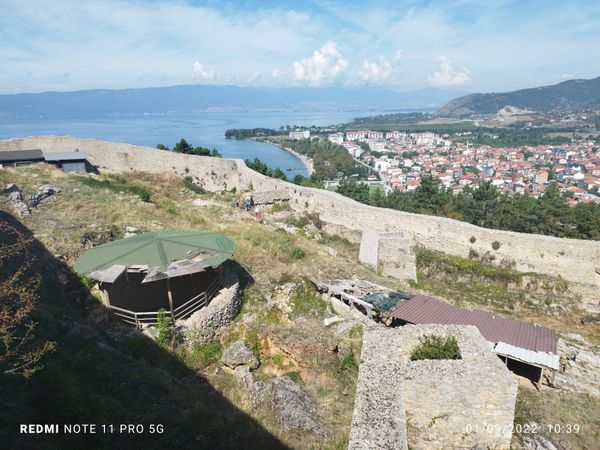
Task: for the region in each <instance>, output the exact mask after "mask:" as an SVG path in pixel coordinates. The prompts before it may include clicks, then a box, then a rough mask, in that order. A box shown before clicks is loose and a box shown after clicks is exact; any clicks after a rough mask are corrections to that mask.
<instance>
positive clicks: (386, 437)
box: [348, 325, 517, 449]
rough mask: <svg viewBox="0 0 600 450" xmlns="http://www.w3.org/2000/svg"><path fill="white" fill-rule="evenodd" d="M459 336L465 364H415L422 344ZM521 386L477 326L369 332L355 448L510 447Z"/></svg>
mask: <svg viewBox="0 0 600 450" xmlns="http://www.w3.org/2000/svg"><path fill="white" fill-rule="evenodd" d="M426 334H433V335H437V336H442V337H446V336H449V335H452V336H454V337H456V339H457V341H458V345H459V348H460V353H461V357H462V359H458V360H421V361H411V360H410V354H411V351H412V349H413V348H414V347H415V346H416V345H417V344H418V343H419V338H420V337H422V336H424V335H426ZM516 395H517V382H516V380H515V379H514V377H513V375H512V374H511V373H510V372H509V371H508V370H507V369H506V367H505V366H504V364H503V363H502V362H501V361H500V359H499V358H498V357H497V356H496V355H495V354H494V353H493V352H492V351H491V349H490V347H489V344H488V343H487V342H486V340H485V339H484V338H483V337H482V336H481V334H480V333H479V331H477V328H475V327H473V326H458V325H416V326H410V325H409V326H405V327H401V328H391V329H389V328H382V327H376V328H371V329H368V330H366V331H365V334H364V336H363V347H362V354H361V364H360V369H359V376H358V386H357V390H356V400H355V405H354V413H353V417H352V428H351V431H350V444H349V447H348V448H349V449H388V448H394V449H396V448H397V449H403V448H404V449H406V448H408V447H410V448H415V449H424V448H426V449H447V448H474V447H476V446H478V447H477V448H480V447H481V448H489V449H508V448H510V440H511V436H512V424H513V420H514V407H515V401H516Z"/></svg>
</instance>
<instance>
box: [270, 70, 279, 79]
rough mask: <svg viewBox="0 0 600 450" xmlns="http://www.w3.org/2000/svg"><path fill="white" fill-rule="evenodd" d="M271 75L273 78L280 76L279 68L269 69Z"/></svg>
mask: <svg viewBox="0 0 600 450" xmlns="http://www.w3.org/2000/svg"><path fill="white" fill-rule="evenodd" d="M271 76H272V77H273V78H279V77H280V76H281V70H278V69H273V70H272V71H271Z"/></svg>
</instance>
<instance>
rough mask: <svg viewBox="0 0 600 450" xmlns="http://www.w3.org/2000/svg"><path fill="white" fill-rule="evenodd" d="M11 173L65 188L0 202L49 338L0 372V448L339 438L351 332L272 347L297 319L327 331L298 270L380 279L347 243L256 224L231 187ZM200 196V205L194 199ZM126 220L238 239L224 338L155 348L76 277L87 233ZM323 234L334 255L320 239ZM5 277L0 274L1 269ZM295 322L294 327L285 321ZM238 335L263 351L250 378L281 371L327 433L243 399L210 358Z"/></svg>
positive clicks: (299, 442) (351, 378) (119, 229)
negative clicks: (238, 294) (232, 302)
mask: <svg viewBox="0 0 600 450" xmlns="http://www.w3.org/2000/svg"><path fill="white" fill-rule="evenodd" d="M11 182H14V183H17V184H18V186H19V187H20V188H21V189H22V190H23V191H24V192H25V193H31V192H33V191H35V189H36V187H37V186H40V185H42V184H47V183H52V184H56V185H58V186H60V187H61V188H62V189H63V191H62V192H61V193H60V194H58V195H56V197H55V201H53V202H51V203H48V204H45V205H40V206H39V207H38V208H36V209H34V210H33V211H32V215H31V216H29V217H26V218H24V219H22V220H17V219H16V218H15V217H14V216H13V215H12V211H11V209H9V207H8V205H2V208H4V207H6V208H7V209H6V210H4V211H2V210H0V214H1V217H0V221H1V222H2V223H10V224H11V225H12V226H14V227H16V228H17V229H19V230H20V231H21V232H22V233H23V234H24V235H25V236H26V237H27V242H28V243H27V246H28V250H27V252H25V253H21V254H19V255H17V256H15V258H17V259H14V260H13V261H12V263H11V267H12V266H14V267H17V266H20V265H22V264H24V263H25V262H28V263H29V264H30V267H31V274H34V275H35V274H39V275H41V277H42V279H41V282H40V283H41V284H40V285H39V286H37V287H36V289H35V295H36V296H37V297H38V299H39V300H38V302H37V306H36V308H35V310H34V311H33V313H32V314H31V318H32V319H33V320H34V321H35V322H37V323H38V325H37V327H36V336H37V341H39V342H41V343H43V342H46V341H49V342H51V343H53V346H54V350H52V351H50V352H49V353H47V354H46V355H45V356H44V357H43V358H42V359H41V360H40V362H39V366H40V367H41V368H40V370H38V371H37V372H36V373H34V374H32V375H31V377H30V378H29V379H26V378H23V377H22V376H16V375H8V374H2V382H1V383H0V390H1V392H0V403H1V405H2V408H0V429H1V437H0V441H1V442H3V447H4V448H24V446H23V443H24V442H25V443H27V445H26V446H30V447H32V448H81V447H82V446H83V445H86V446H90V445H91V446H92V447H105V448H115V446H117V447H121V448H123V447H129V448H136V447H138V446H139V447H142V446H144V448H165V447H166V446H167V445H168V446H169V447H173V448H240V447H239V442H240V441H242V442H244V443H245V444H244V446H243V447H244V448H284V447H291V448H307V447H313V448H336V447H338V446H341V447H343V446H344V442H345V441H346V439H347V435H348V432H349V426H350V420H351V414H352V404H353V395H354V385H355V380H356V375H357V370H356V363H355V361H356V360H357V359H358V355H359V349H360V347H359V344H360V338H356V337H354V338H348V339H342V340H341V341H340V349H341V350H340V351H339V352H338V354H333V356H332V358H333V359H331V358H329V359H322V360H313V359H306V358H302V356H301V355H294V354H291V355H288V354H285V353H282V352H283V350H282V348H281V347H280V346H281V345H282V344H281V342H280V343H279V344H277V342H279V341H282V342H283V341H285V342H288V341H286V339H291V338H297V339H298V340H299V341H300V342H304V341H302V339H305V338H306V336H305V334H306V333H307V330H320V331H317V332H312V334H313V335H317V334H318V333H327V330H323V329H322V319H323V315H324V314H325V313H326V310H324V309H323V307H322V304H321V300H320V298H319V297H317V296H316V295H315V294H314V291H313V290H311V289H312V288H310V283H308V284H306V282H305V283H302V282H301V280H303V279H304V278H306V277H310V278H330V277H351V276H353V275H358V276H360V277H366V278H372V279H373V278H374V279H376V280H377V281H379V282H381V283H386V284H390V280H387V279H384V278H381V277H378V276H377V275H376V274H374V273H373V272H372V271H370V270H369V269H367V268H366V267H363V266H360V265H356V263H355V262H354V260H355V258H356V255H357V252H358V248H357V247H356V245H354V244H350V243H349V242H348V241H346V240H345V239H342V238H339V237H336V236H328V235H326V234H324V233H320V232H318V231H316V229H315V232H305V231H298V233H296V234H291V233H287V232H285V231H283V230H282V229H277V228H276V227H273V226H269V225H261V224H259V223H258V222H257V221H256V220H255V219H254V217H253V216H252V215H251V214H248V213H245V212H243V211H242V210H237V209H235V208H234V207H233V206H232V204H233V200H234V198H235V195H236V194H234V193H224V194H222V195H212V194H196V193H194V192H193V191H192V190H191V189H190V186H188V184H187V183H184V182H183V180H181V179H179V178H176V177H168V176H164V177H158V176H150V175H146V174H133V175H130V176H128V177H127V178H123V177H118V176H108V177H103V178H101V179H93V178H86V177H80V176H76V175H70V176H67V175H64V174H63V173H62V172H60V171H58V170H54V169H51V168H45V167H41V166H37V167H29V168H24V169H20V170H17V171H11V170H8V171H7V170H4V171H0V184H2V185H4V184H6V183H11ZM186 186H188V187H186ZM191 188H193V187H191ZM198 199H200V204H201V205H202V206H194V205H193V204H192V203H191V201H192V200H198ZM276 209H277V208H276ZM279 209H280V211H279V212H278V213H274V214H278V216H279V217H280V220H284V221H288V222H289V223H290V224H296V225H298V226H306V225H307V224H309V222H310V221H309V220H308V219H307V218H302V217H297V216H296V215H294V214H293V213H291V212H290V211H289V210H288V209H287V208H279ZM126 226H135V227H138V228H140V230H144V231H150V230H159V229H189V230H218V231H222V232H223V233H225V234H227V235H228V236H229V237H231V238H232V239H233V240H234V241H235V243H236V255H235V258H236V261H237V263H238V265H237V267H238V269H237V270H239V271H241V272H240V273H241V274H242V275H243V276H246V274H249V275H250V277H251V279H250V280H249V279H245V287H246V288H245V290H244V294H243V301H244V303H243V310H242V313H241V314H240V316H239V319H238V320H237V321H236V322H235V323H234V324H232V325H231V327H230V329H228V330H227V332H226V333H225V335H224V337H223V342H222V343H220V344H219V343H217V344H214V345H209V346H194V345H192V346H190V345H184V344H182V343H179V344H175V345H174V346H173V347H172V348H162V347H160V346H158V345H157V344H155V343H153V342H152V341H151V340H149V339H147V338H146V337H145V336H143V335H141V334H140V333H137V332H135V331H133V330H132V329H131V328H129V327H126V326H124V325H121V324H120V323H118V322H116V321H107V316H106V312H105V310H104V308H103V307H102V305H101V303H100V301H99V299H98V298H96V297H95V296H94V294H95V292H94V290H93V289H92V290H91V291H90V290H89V289H88V287H86V286H85V285H84V284H82V282H81V281H80V280H79V278H78V277H77V276H76V275H75V274H74V273H73V272H72V270H71V267H72V264H73V262H74V261H75V260H76V258H77V256H78V255H79V254H80V253H81V252H82V251H83V250H84V249H85V248H86V247H87V246H89V245H90V242H95V243H99V242H102V241H103V240H107V239H109V240H110V239H115V238H119V237H121V236H122V235H123V230H124V228H125V227H126ZM290 226H292V225H290ZM307 228H310V227H307ZM313 228H314V227H313ZM8 239H9V238H8V235H6V234H4V233H3V234H2V236H1V238H0V251H2V252H5V251H7V247H8V245H9V244H10V242H9V240H8ZM11 239H12V238H11ZM325 245H326V246H328V247H330V248H334V249H335V250H336V252H337V255H338V256H337V257H333V256H330V255H329V254H328V253H327V252H326V251H324V248H325ZM2 267H3V269H4V268H8V266H7V265H4V264H3V265H2ZM31 274H30V275H31ZM8 275H9V273H8V272H7V273H3V274H2V277H3V278H2V279H5V278H6V277H7V276H8ZM28 276H29V275H28ZM289 282H296V284H295V285H293V286H296V287H297V289H298V292H295V291H294V290H292V293H291V295H292V296H293V299H292V306H293V308H292V311H290V312H289V314H288V313H282V312H280V311H279V310H277V309H273V308H272V307H270V306H269V305H268V304H267V297H268V296H271V295H273V292H276V291H277V289H279V286H280V285H282V284H286V283H289ZM302 286H304V287H302ZM305 286H309V288H306V287H305ZM294 289H295V288H294ZM306 289H308V291H307V290H306ZM329 314H330V313H329ZM298 320H300V321H302V326H301V327H299V326H296V321H298ZM309 337H310V336H309ZM237 338H242V339H245V340H246V341H247V343H249V345H251V346H252V348H254V349H255V350H256V351H258V352H260V353H261V354H262V357H261V360H262V364H261V367H260V368H259V369H258V370H257V376H258V378H263V379H268V378H270V377H273V376H275V375H282V374H289V375H290V376H291V377H293V378H294V379H297V380H298V381H299V382H300V383H302V384H303V385H304V386H305V387H306V389H307V391H308V392H309V393H310V395H311V396H312V397H313V398H314V399H315V400H316V401H317V405H318V408H319V413H320V414H321V416H322V418H323V421H324V423H326V424H327V426H328V427H329V428H328V429H329V433H328V434H327V436H326V437H322V436H317V435H311V434H310V433H295V432H290V431H289V430H285V429H283V428H282V427H281V426H280V425H279V424H278V422H277V421H276V420H275V418H274V416H273V413H272V412H270V411H268V410H256V408H253V406H252V402H251V400H250V399H249V397H248V396H247V394H246V393H244V392H242V391H240V390H239V389H238V388H237V386H236V384H235V380H234V378H233V376H232V375H231V374H230V373H228V372H226V371H223V370H219V369H218V368H219V367H220V364H219V363H218V362H217V361H218V358H219V356H220V352H221V351H222V348H223V345H226V344H227V343H229V342H231V341H233V340H235V339H237ZM332 338H334V339H335V337H332ZM309 344H310V343H309ZM278 345H279V346H278ZM307 345H308V344H307ZM295 348H296V350H295V351H299V350H298V349H301V348H302V347H301V346H296V347H295ZM301 353H302V352H301ZM349 361H352V363H349ZM3 369H4V368H3ZM20 423H60V424H62V423H96V424H111V423H112V424H118V423H134V424H138V423H139V424H144V425H145V427H146V432H145V433H144V434H142V435H99V434H97V435H94V436H91V437H90V436H83V437H82V436H72V437H69V439H68V440H66V441H65V439H64V437H61V436H56V437H55V436H51V435H48V436H46V437H40V436H33V437H31V438H27V437H24V436H22V435H19V434H18V433H17V432H16V431H17V430H18V424H20ZM150 424H162V425H163V427H164V430H165V431H164V433H163V434H162V435H156V434H152V435H151V434H149V433H148V431H147V430H148V426H149V425H150Z"/></svg>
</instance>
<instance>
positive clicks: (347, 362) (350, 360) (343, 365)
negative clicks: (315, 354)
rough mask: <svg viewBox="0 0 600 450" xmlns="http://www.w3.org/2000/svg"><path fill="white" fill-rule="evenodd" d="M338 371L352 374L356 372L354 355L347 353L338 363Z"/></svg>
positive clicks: (356, 366) (356, 365)
mask: <svg viewBox="0 0 600 450" xmlns="http://www.w3.org/2000/svg"><path fill="white" fill-rule="evenodd" d="M340 370H341V371H342V372H353V371H356V370H358V364H356V359H354V353H349V354H347V355H346V356H345V357H344V359H342V361H341V362H340Z"/></svg>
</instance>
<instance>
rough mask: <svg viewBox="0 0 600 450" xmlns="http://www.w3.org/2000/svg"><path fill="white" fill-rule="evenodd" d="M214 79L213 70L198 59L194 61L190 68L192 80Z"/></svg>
mask: <svg viewBox="0 0 600 450" xmlns="http://www.w3.org/2000/svg"><path fill="white" fill-rule="evenodd" d="M214 79H215V71H214V70H211V69H208V68H207V67H204V65H202V64H200V63H199V62H198V61H196V62H195V63H194V67H193V68H192V80H193V81H212V80H214Z"/></svg>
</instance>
